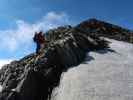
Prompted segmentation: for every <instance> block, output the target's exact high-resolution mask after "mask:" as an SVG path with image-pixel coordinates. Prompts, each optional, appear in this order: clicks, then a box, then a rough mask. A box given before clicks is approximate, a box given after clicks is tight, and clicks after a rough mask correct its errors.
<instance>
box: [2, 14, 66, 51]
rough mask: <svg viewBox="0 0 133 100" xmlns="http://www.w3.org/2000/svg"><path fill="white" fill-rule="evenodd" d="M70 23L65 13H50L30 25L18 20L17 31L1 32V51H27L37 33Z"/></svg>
mask: <svg viewBox="0 0 133 100" xmlns="http://www.w3.org/2000/svg"><path fill="white" fill-rule="evenodd" d="M68 23H69V17H68V15H67V14H65V13H56V12H49V13H47V14H46V15H45V16H44V17H43V18H42V19H41V20H39V21H37V22H36V23H33V24H30V23H28V22H25V21H23V20H17V21H16V25H17V28H16V29H10V30H4V31H3V30H0V43H1V46H0V50H4V49H6V50H9V51H10V52H16V51H17V50H20V49H21V50H22V49H23V50H24V49H25V51H27V50H26V49H28V48H29V47H30V46H31V44H32V37H33V35H34V32H35V31H39V30H42V31H46V30H48V29H51V28H54V27H57V26H60V25H65V24H68Z"/></svg>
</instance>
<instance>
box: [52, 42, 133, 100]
mask: <svg viewBox="0 0 133 100" xmlns="http://www.w3.org/2000/svg"><path fill="white" fill-rule="evenodd" d="M109 41H111V42H112V43H111V44H110V47H111V49H112V50H114V52H107V53H106V51H105V50H100V51H97V52H89V53H88V55H87V57H86V60H85V61H84V62H83V63H81V64H80V65H78V66H76V67H74V68H72V69H70V70H68V72H67V73H64V74H63V75H62V79H61V83H60V86H59V88H56V89H55V91H54V93H53V98H52V100H132V99H133V87H132V86H133V74H132V73H133V66H132V65H133V62H132V61H133V45H132V44H128V43H124V42H119V41H115V40H109ZM90 56H91V57H93V58H94V59H92V60H89V59H90Z"/></svg>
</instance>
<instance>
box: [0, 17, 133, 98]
mask: <svg viewBox="0 0 133 100" xmlns="http://www.w3.org/2000/svg"><path fill="white" fill-rule="evenodd" d="M103 37H107V38H112V39H116V40H121V41H126V42H130V43H132V37H133V34H132V33H131V31H130V30H127V29H123V28H121V27H118V26H116V25H112V24H108V23H105V22H102V21H98V20H96V19H90V20H87V21H84V22H82V23H80V24H79V25H77V26H74V27H72V26H69V25H68V26H63V27H58V28H56V29H52V30H49V31H48V32H46V39H47V41H49V42H48V43H47V45H46V48H45V49H44V50H43V52H42V53H41V54H40V55H36V54H34V53H33V54H30V55H28V56H26V57H24V58H22V59H20V60H19V61H13V62H12V63H11V64H8V65H5V66H3V68H2V69H1V70H0V84H1V85H2V87H3V89H2V92H1V93H0V100H48V99H50V95H51V93H52V90H53V89H54V88H55V87H56V86H58V84H59V82H60V77H61V74H62V72H65V71H67V69H69V68H70V67H73V66H76V65H78V64H80V63H81V62H82V61H83V60H84V58H85V56H86V53H87V52H89V51H96V50H99V49H107V50H110V49H109V46H108V44H109V42H108V41H106V40H105V39H104V38H103Z"/></svg>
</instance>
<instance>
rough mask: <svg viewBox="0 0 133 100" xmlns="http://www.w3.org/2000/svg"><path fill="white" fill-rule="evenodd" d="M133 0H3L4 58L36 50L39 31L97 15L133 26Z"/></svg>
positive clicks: (0, 40)
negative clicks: (34, 40) (33, 38)
mask: <svg viewBox="0 0 133 100" xmlns="http://www.w3.org/2000/svg"><path fill="white" fill-rule="evenodd" d="M132 5H133V1H132V0H0V44H1V47H0V60H2V61H3V60H10V59H19V58H21V57H24V56H25V55H27V54H29V53H31V52H33V51H35V44H34V43H33V41H32V37H33V34H34V32H35V31H38V30H44V31H46V30H48V29H50V28H53V27H57V26H60V25H65V24H77V23H79V22H81V21H83V20H86V19H89V18H92V17H95V18H98V19H100V20H105V21H108V22H111V23H114V24H117V25H120V26H123V27H126V28H130V29H133V20H132V17H133V14H132V10H133V6H132Z"/></svg>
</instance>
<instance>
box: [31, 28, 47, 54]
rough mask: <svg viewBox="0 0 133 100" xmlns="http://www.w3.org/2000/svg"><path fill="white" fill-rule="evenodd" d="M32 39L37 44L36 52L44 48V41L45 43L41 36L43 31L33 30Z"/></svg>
mask: <svg viewBox="0 0 133 100" xmlns="http://www.w3.org/2000/svg"><path fill="white" fill-rule="evenodd" d="M33 40H34V42H35V43H36V44H37V48H36V53H40V52H41V50H42V49H43V48H44V43H45V37H44V36H43V32H42V31H40V32H39V33H37V32H35V35H34V37H33Z"/></svg>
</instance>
